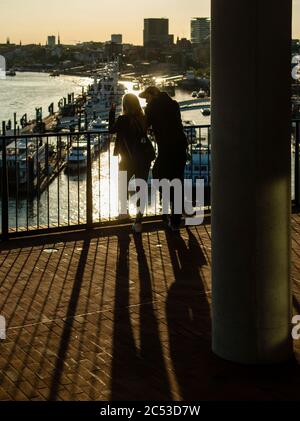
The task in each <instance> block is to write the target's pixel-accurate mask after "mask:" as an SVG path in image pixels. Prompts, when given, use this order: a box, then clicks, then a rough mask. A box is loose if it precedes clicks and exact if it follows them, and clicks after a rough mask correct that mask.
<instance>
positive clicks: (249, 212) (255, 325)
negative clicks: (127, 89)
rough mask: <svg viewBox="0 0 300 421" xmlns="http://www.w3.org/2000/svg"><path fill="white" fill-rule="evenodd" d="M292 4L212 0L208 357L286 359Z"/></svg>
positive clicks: (288, 337)
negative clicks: (210, 340) (210, 330)
mask: <svg viewBox="0 0 300 421" xmlns="http://www.w3.org/2000/svg"><path fill="white" fill-rule="evenodd" d="M291 3H292V1H291V0H263V1H262V0H248V1H241V0H212V256H213V257H212V259H213V260H212V266H213V269H212V282H213V315H212V317H213V351H214V352H215V353H216V354H217V355H218V356H220V357H222V358H225V359H228V360H231V361H235V362H240V363H246V364H255V363H275V362H280V361H284V360H286V359H288V358H289V357H290V356H291V354H292V346H291V345H292V341H291V326H290V323H291V290H290V208H291V197H290V184H291V177H290V169H291V167H290V128H291V112H290V82H291V80H290V74H291V66H290V63H291V51H290V46H291V8H292V6H291Z"/></svg>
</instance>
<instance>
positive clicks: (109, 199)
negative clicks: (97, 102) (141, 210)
mask: <svg viewBox="0 0 300 421" xmlns="http://www.w3.org/2000/svg"><path fill="white" fill-rule="evenodd" d="M110 142H111V138H110V136H109V141H108V180H109V187H108V207H109V217H108V219H109V221H111V203H110V202H111V191H110V188H111V184H110Z"/></svg>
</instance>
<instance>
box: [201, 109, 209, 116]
mask: <svg viewBox="0 0 300 421" xmlns="http://www.w3.org/2000/svg"><path fill="white" fill-rule="evenodd" d="M200 111H201V114H202V115H203V116H204V117H209V116H210V114H211V111H210V108H201V110H200Z"/></svg>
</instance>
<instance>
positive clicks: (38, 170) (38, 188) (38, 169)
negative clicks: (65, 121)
mask: <svg viewBox="0 0 300 421" xmlns="http://www.w3.org/2000/svg"><path fill="white" fill-rule="evenodd" d="M42 141H43V140H42V138H38V137H37V138H36V145H37V148H36V177H37V178H36V192H37V198H36V205H37V213H36V217H37V229H39V228H40V176H41V174H40V153H39V149H40V145H41V143H42Z"/></svg>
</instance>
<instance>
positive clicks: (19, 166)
mask: <svg viewBox="0 0 300 421" xmlns="http://www.w3.org/2000/svg"><path fill="white" fill-rule="evenodd" d="M6 163H7V172H8V180H9V183H11V184H18V185H25V184H26V183H27V182H30V183H32V182H35V180H36V177H37V176H38V175H41V174H42V172H43V171H45V168H46V146H45V144H44V143H43V142H41V141H40V140H39V139H38V138H37V139H26V138H20V139H19V140H17V141H16V142H15V141H13V142H11V143H9V144H8V145H7V148H6ZM0 167H1V168H2V152H1V155H0Z"/></svg>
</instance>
